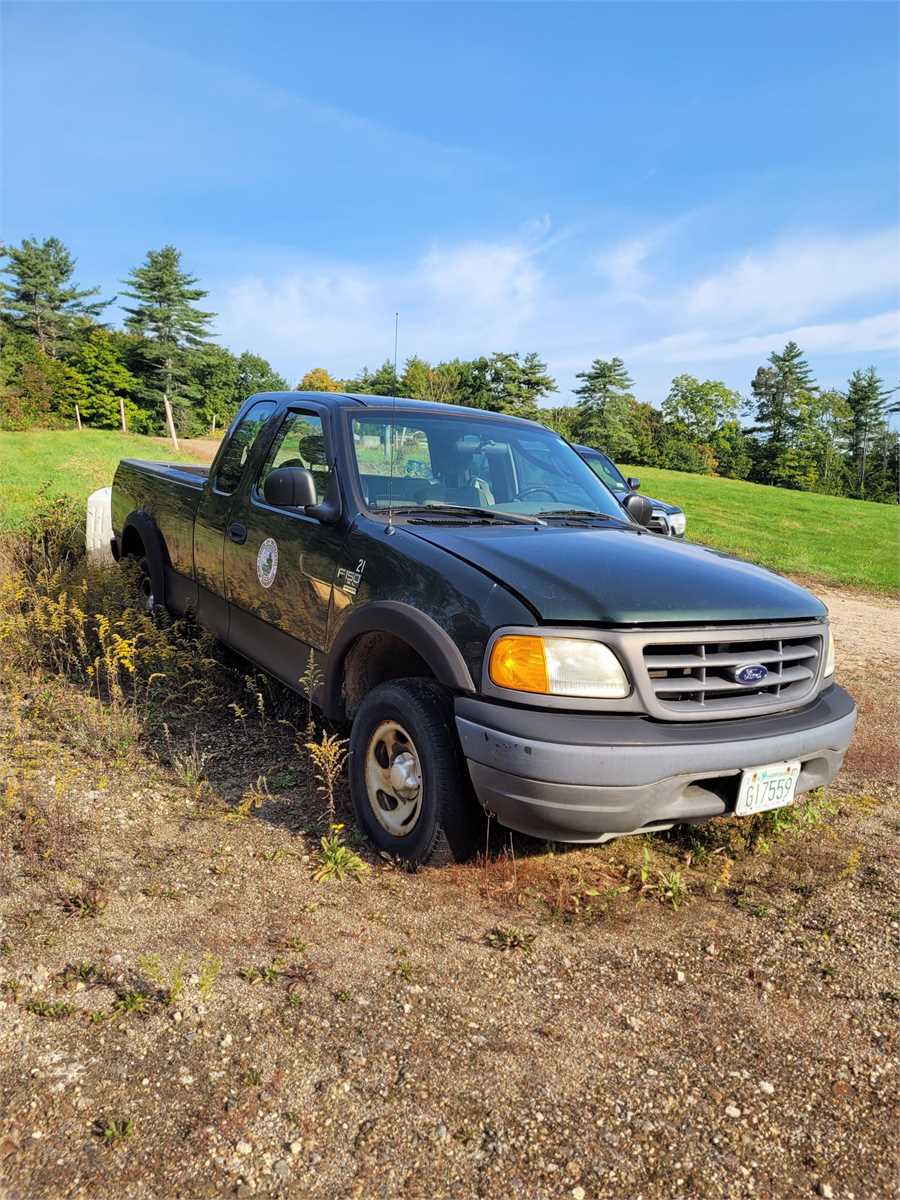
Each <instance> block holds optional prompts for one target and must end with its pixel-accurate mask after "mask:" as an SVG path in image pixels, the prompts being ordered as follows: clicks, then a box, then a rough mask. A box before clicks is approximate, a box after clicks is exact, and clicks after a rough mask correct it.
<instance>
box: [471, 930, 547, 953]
mask: <svg viewBox="0 0 900 1200" xmlns="http://www.w3.org/2000/svg"><path fill="white" fill-rule="evenodd" d="M536 937H537V934H536V933H529V932H528V931H527V930H524V929H517V928H516V926H515V925H495V926H494V928H493V929H489V930H488V931H487V933H486V934H485V935H484V938H483V941H484V944H485V945H486V946H491V947H492V948H493V949H494V950H521V951H522V952H523V953H524V954H530V953H531V951H532V948H533V946H534V942H535V938H536Z"/></svg>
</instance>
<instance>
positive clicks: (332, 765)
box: [306, 733, 347, 829]
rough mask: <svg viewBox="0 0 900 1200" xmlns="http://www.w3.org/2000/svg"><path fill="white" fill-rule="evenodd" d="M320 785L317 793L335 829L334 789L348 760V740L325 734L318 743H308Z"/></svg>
mask: <svg viewBox="0 0 900 1200" xmlns="http://www.w3.org/2000/svg"><path fill="white" fill-rule="evenodd" d="M306 749H307V750H308V751H309V756H310V758H311V759H312V763H313V766H314V768H315V773H316V778H317V779H318V781H319V783H318V786H317V788H316V791H317V792H318V793H319V795H320V796H322V798H323V799H324V801H325V809H326V812H327V814H328V823H329V825H330V826H331V827H332V829H333V828H334V789H335V786H336V784H337V781H338V779H339V778H340V775H341V771H342V770H343V769H344V763H345V762H346V759H347V739H346V738H339V737H337V736H336V735H335V734H333V733H323V734H322V736H321V737H320V738H319V740H318V741H317V742H315V741H310V742H307V743H306Z"/></svg>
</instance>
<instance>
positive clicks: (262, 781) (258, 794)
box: [222, 775, 272, 821]
mask: <svg viewBox="0 0 900 1200" xmlns="http://www.w3.org/2000/svg"><path fill="white" fill-rule="evenodd" d="M271 799H272V793H271V792H270V791H269V785H268V783H267V782H266V777H265V775H260V776H258V777H257V780H256V785H255V786H254V787H251V788H247V790H246V792H244V794H243V796H242V797H241V799H240V801H239V802H238V803H237V804H236V805H235V806H234V808H229V809H226V811H225V812H224V813H223V814H222V820H223V821H244V820H246V818H247V817H249V816H250V814H251V812H253V810H254V809H255V808H262V806H263V805H264V804H265V803H266V802H267V801H269V800H271Z"/></svg>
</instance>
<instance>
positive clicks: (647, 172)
mask: <svg viewBox="0 0 900 1200" xmlns="http://www.w3.org/2000/svg"><path fill="white" fill-rule="evenodd" d="M2 20H3V28H2V33H3V39H2V64H0V65H2V68H3V84H2V88H3V91H2V102H3V104H2V172H3V174H2V199H3V208H2V231H3V237H4V239H5V240H7V241H10V242H17V241H19V240H20V239H21V238H23V237H36V238H44V237H47V236H50V235H56V236H58V237H60V238H61V239H62V240H63V241H64V242H65V243H66V244H67V245H68V246H69V247H70V248H71V249H72V251H73V253H74V254H75V255H76V256H77V258H78V268H77V278H78V280H79V282H80V283H82V284H85V285H94V284H99V285H101V287H102V289H103V295H104V296H113V295H116V294H117V293H119V292H121V290H122V284H121V280H122V279H123V278H124V277H125V276H126V275H127V274H128V272H129V271H130V270H131V269H132V268H133V267H135V266H136V265H138V264H139V263H140V262H141V261H142V260H143V258H144V256H145V254H146V252H147V250H148V249H151V248H154V249H155V248H159V247H160V246H162V245H164V244H166V243H171V244H173V245H175V246H176V247H177V248H178V249H179V250H180V251H182V254H183V264H184V266H185V267H186V269H188V270H189V271H190V272H191V273H192V274H194V275H196V276H198V277H199V279H200V281H201V283H202V284H203V286H204V287H206V288H208V290H209V299H208V301H207V302H206V304H205V307H208V308H210V309H212V310H214V311H215V312H216V313H217V314H218V316H217V318H216V322H215V328H216V331H217V334H218V339H219V340H220V342H221V343H222V344H223V345H226V346H228V347H229V348H230V349H232V350H234V351H235V352H240V351H242V350H244V349H251V350H253V351H254V352H257V353H260V354H262V355H264V356H265V357H267V358H268V359H269V360H270V361H271V362H272V363H273V365H274V366H275V367H276V368H277V369H278V370H279V371H281V372H282V373H283V374H284V375H286V376H287V378H288V379H289V380H290V381H291V383H292V384H293V383H295V382H296V380H297V379H298V378H299V377H300V375H302V374H303V373H304V372H305V371H306V370H308V369H310V368H311V367H315V366H324V367H327V368H328V369H329V370H330V371H331V372H332V373H333V374H334V375H337V376H349V375H352V374H355V373H356V372H358V371H359V370H360V369H361V368H362V366H363V365H368V366H369V367H375V366H377V365H379V364H380V363H381V362H383V361H384V360H385V358H388V357H390V356H392V354H393V335H394V313H395V312H399V314H400V336H399V350H400V358H401V360H402V359H403V358H405V357H406V356H407V355H410V354H414V353H415V354H420V355H422V356H424V357H426V358H428V359H430V360H434V361H436V360H439V359H446V358H452V357H455V356H459V357H464V358H467V357H473V356H475V355H479V354H489V353H491V352H493V351H520V352H522V353H525V352H528V351H531V350H535V351H537V352H538V353H539V354H540V356H541V357H542V358H543V359H544V360H545V361H546V362H547V363H548V365H549V368H550V371H551V373H552V374H553V375H554V377H555V378H556V379H557V381H558V383H559V394H558V396H555V397H553V402H554V403H567V402H569V401H570V400H571V399H572V395H571V390H572V387H573V386H575V384H576V381H575V375H576V373H577V372H578V371H580V370H584V369H585V368H586V367H587V365H588V364H589V363H590V362H591V360H592V359H594V358H598V357H599V358H609V357H612V356H613V355H618V356H619V357H621V358H622V359H624V361H625V364H626V366H627V368H628V369H629V371H630V373H631V375H632V377H633V379H634V381H635V392H636V394H637V395H638V396H639V398H641V399H644V400H649V401H651V402H653V403H655V404H659V403H660V402H661V401H662V400H663V399H664V397H665V395H666V392H667V390H668V386H669V382H670V380H671V379H672V377H673V376H674V375H677V374H680V373H682V372H689V373H691V374H693V375H697V376H698V377H700V378H714V379H722V380H724V381H725V382H726V383H727V384H729V386H731V387H734V388H736V389H738V390H739V391H741V392H743V393H744V394H747V393H748V392H749V386H750V380H751V379H752V377H753V373H754V371H755V370H756V367H757V366H758V365H759V364H760V363H761V362H763V361H764V359H765V358H766V357H767V355H768V354H770V353H771V352H772V351H773V350H778V349H780V348H782V347H783V345H784V343H785V342H786V341H787V340H788V339H789V338H793V339H794V340H796V341H797V342H798V343H799V344H800V345H801V347H802V348H803V349H804V350H805V351H806V352H807V355H808V358H809V360H810V362H811V364H812V366H813V368H814V370H815V373H816V375H817V378H818V380H819V382H820V384H822V385H823V386H841V385H842V384H844V382H845V381H846V378H847V376H848V375H849V373H850V372H851V371H852V370H853V369H854V368H856V367H866V366H868V365H870V364H873V365H874V366H875V367H876V368H877V369H878V371H879V373H880V374H881V375H882V377H883V378H884V379H885V380H886V381H887V383H888V384H889V385H890V386H894V385H895V384H897V383H900V350H898V341H900V296H898V274H900V238H898V174H897V168H898V8H897V6H896V5H894V4H893V3H881V2H878V0H872V2H867V0H855V2H853V3H848V4H844V3H828V2H820V0H808V2H801V3H785V4H783V3H778V2H769V3H753V2H742V0H722V2H720V3H714V4H706V3H683V2H679V0H672V2H664V3H643V2H640V0H632V2H630V3H625V4H616V3H609V4H604V3H596V4H591V3H575V4H569V3H562V2H558V0H557V2H554V3H549V4H543V3H528V4H518V3H493V4H485V3H475V2H463V0H458V2H456V3H448V4H437V3H434V4H432V3H424V2H422V3H408V4H394V3H378V2H374V0H373V2H370V3H365V4H356V3H341V2H333V3H329V4H303V3H277V4H269V3H231V4H221V3H192V2H189V0H182V2H179V3H176V4H161V3H155V2H143V3H142V2H134V3H116V4H106V3H88V4H83V3H74V2H73V3H67V2H62V3H16V2H11V0H7V2H6V3H4V5H3V10H2ZM108 312H109V314H110V316H109V319H110V320H111V321H112V322H113V323H118V322H119V321H120V320H121V311H120V310H119V308H118V306H116V305H114V306H113V307H112V308H110V309H109V310H108Z"/></svg>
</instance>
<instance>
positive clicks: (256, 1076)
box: [244, 1067, 262, 1087]
mask: <svg viewBox="0 0 900 1200" xmlns="http://www.w3.org/2000/svg"><path fill="white" fill-rule="evenodd" d="M244 1082H245V1083H246V1084H247V1085H248V1087H259V1085H260V1084H261V1083H262V1071H260V1070H259V1069H258V1068H257V1067H248V1069H247V1071H246V1072H245V1074H244Z"/></svg>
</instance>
